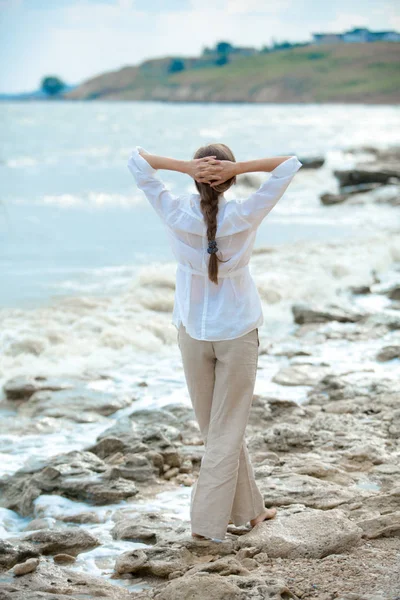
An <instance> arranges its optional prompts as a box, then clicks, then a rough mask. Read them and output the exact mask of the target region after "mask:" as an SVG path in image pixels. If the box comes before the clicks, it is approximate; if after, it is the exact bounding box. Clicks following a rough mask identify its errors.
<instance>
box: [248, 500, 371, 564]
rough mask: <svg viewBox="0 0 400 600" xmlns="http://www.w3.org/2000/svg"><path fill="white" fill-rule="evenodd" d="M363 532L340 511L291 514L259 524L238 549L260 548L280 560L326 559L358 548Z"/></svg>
mask: <svg viewBox="0 0 400 600" xmlns="http://www.w3.org/2000/svg"><path fill="white" fill-rule="evenodd" d="M361 536H362V529H361V528H360V527H358V526H357V525H356V524H355V523H353V522H352V521H350V519H348V518H347V516H346V515H345V513H344V512H343V511H341V510H340V509H334V510H313V509H306V510H304V511H302V512H297V513H294V514H293V513H289V514H287V515H285V513H284V511H278V514H277V516H276V517H275V518H274V519H271V520H269V521H264V522H262V523H259V524H258V525H256V526H255V527H253V529H252V530H251V531H250V532H249V533H246V534H245V535H243V536H241V537H240V538H239V540H238V546H239V547H240V548H244V547H247V546H251V547H256V548H258V549H259V550H260V552H266V553H267V554H268V556H270V557H273V558H277V557H281V558H291V559H293V558H300V557H306V558H323V557H324V556H328V555H329V554H338V553H340V552H344V551H346V550H348V549H349V548H351V547H352V546H354V545H356V544H358V542H359V541H360V539H361Z"/></svg>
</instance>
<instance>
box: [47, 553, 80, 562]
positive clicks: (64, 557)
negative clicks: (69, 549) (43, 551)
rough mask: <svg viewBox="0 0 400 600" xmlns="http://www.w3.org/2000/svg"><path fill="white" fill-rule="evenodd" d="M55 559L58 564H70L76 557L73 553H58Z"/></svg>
mask: <svg viewBox="0 0 400 600" xmlns="http://www.w3.org/2000/svg"><path fill="white" fill-rule="evenodd" d="M53 560H54V562H55V563H56V564H58V565H70V564H72V563H74V562H75V561H76V558H75V556H71V554H56V555H55V556H54V557H53Z"/></svg>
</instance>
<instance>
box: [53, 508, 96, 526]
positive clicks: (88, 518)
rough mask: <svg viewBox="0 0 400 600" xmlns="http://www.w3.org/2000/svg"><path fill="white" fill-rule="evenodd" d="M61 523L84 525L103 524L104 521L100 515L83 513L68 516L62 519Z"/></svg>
mask: <svg viewBox="0 0 400 600" xmlns="http://www.w3.org/2000/svg"><path fill="white" fill-rule="evenodd" d="M60 521H64V523H78V524H80V525H83V524H85V523H101V522H102V520H101V518H100V515H98V514H97V513H95V512H90V511H88V512H83V513H78V514H75V515H66V516H65V517H61V518H60Z"/></svg>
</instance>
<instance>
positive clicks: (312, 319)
mask: <svg viewBox="0 0 400 600" xmlns="http://www.w3.org/2000/svg"><path fill="white" fill-rule="evenodd" d="M292 313H293V317H294V320H295V322H296V323H297V324H298V325H304V324H305V323H327V322H329V321H339V322H340V323H356V322H357V321H360V320H361V319H362V318H363V317H365V316H366V315H365V314H362V313H359V312H356V311H354V310H352V309H351V308H345V307H341V306H337V305H335V304H331V305H327V306H326V307H318V306H311V305H306V304H294V305H293V306H292Z"/></svg>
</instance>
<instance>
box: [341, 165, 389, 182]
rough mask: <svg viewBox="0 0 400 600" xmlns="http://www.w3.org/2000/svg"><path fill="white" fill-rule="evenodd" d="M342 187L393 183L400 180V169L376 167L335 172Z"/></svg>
mask: <svg viewBox="0 0 400 600" xmlns="http://www.w3.org/2000/svg"><path fill="white" fill-rule="evenodd" d="M333 174H334V175H335V177H336V178H337V179H338V180H339V184H340V186H341V187H344V186H349V185H350V186H354V185H360V184H363V183H382V184H388V183H391V180H392V179H400V169H383V168H382V169H377V168H375V167H374V166H371V167H370V168H365V169H359V168H356V169H343V170H336V171H334V172H333Z"/></svg>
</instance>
